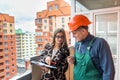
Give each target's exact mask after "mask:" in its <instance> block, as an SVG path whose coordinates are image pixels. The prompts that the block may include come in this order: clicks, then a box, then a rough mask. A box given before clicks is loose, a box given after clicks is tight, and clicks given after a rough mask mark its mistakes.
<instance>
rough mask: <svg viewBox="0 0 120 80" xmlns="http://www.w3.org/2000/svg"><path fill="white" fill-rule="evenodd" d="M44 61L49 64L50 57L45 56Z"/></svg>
mask: <svg viewBox="0 0 120 80" xmlns="http://www.w3.org/2000/svg"><path fill="white" fill-rule="evenodd" d="M45 62H46V63H47V64H48V65H50V64H51V58H50V56H47V57H46V59H45Z"/></svg>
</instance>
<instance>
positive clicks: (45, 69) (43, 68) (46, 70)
mask: <svg viewBox="0 0 120 80" xmlns="http://www.w3.org/2000/svg"><path fill="white" fill-rule="evenodd" d="M40 68H41V69H42V70H43V71H45V72H48V71H49V68H47V67H44V66H41V67H40Z"/></svg>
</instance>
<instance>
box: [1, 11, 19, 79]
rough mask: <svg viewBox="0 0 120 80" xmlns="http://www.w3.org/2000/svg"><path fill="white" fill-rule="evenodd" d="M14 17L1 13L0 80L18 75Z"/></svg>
mask: <svg viewBox="0 0 120 80" xmlns="http://www.w3.org/2000/svg"><path fill="white" fill-rule="evenodd" d="M14 28H15V27H14V17H13V16H9V15H8V14H2V13H0V80H9V79H10V78H11V77H13V76H14V75H16V73H17V66H16V43H15V42H16V41H15V32H14V31H15V30H14Z"/></svg>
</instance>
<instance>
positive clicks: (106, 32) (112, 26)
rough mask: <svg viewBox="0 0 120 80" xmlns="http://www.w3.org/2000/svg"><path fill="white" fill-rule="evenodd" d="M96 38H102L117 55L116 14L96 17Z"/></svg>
mask: <svg viewBox="0 0 120 80" xmlns="http://www.w3.org/2000/svg"><path fill="white" fill-rule="evenodd" d="M95 18H96V36H98V37H103V38H104V39H106V41H107V42H108V44H109V45H110V48H111V51H112V54H113V55H117V13H109V14H100V15H96V16H95Z"/></svg>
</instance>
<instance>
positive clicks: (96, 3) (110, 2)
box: [77, 0, 120, 10]
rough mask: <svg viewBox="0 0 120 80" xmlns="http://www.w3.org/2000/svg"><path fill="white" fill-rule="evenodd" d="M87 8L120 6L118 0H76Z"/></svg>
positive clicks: (119, 0)
mask: <svg viewBox="0 0 120 80" xmlns="http://www.w3.org/2000/svg"><path fill="white" fill-rule="evenodd" d="M77 1H78V2H79V3H80V4H82V5H83V6H85V7H86V8H87V9H89V10H94V9H102V8H110V7H117V6H120V0H77Z"/></svg>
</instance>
